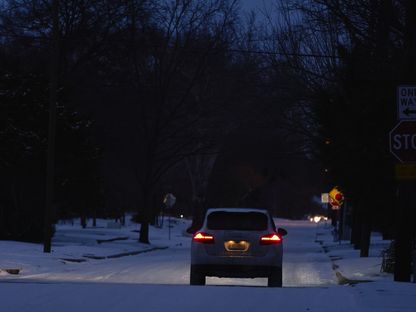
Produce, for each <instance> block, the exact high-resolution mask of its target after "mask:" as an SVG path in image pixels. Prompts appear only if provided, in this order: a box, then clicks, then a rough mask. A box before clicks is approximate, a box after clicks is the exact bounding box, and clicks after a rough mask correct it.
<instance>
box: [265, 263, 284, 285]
mask: <svg viewBox="0 0 416 312" xmlns="http://www.w3.org/2000/svg"><path fill="white" fill-rule="evenodd" d="M282 284H283V278H282V268H272V271H271V273H270V275H269V278H268V281H267V286H268V287H282Z"/></svg>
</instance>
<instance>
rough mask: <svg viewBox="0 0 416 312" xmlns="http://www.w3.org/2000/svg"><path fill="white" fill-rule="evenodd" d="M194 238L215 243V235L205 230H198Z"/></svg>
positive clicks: (198, 240) (202, 241)
mask: <svg viewBox="0 0 416 312" xmlns="http://www.w3.org/2000/svg"><path fill="white" fill-rule="evenodd" d="M193 240H194V241H196V242H200V243H205V244H212V243H214V236H212V235H210V234H207V233H204V232H197V233H196V234H195V235H194V238H193Z"/></svg>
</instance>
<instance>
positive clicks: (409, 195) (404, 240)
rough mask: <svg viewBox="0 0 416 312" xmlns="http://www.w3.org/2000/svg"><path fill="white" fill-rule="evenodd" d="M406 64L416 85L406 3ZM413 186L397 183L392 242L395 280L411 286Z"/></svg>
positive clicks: (415, 7)
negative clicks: (396, 211) (394, 233)
mask: <svg viewBox="0 0 416 312" xmlns="http://www.w3.org/2000/svg"><path fill="white" fill-rule="evenodd" d="M405 14H406V17H405V23H406V25H405V34H404V45H405V53H406V54H405V64H404V68H403V78H404V83H405V84H407V85H416V80H415V77H414V75H415V74H416V62H415V59H414V57H415V52H416V30H415V28H416V2H415V1H414V0H407V1H406V10H405ZM415 191H416V183H415V181H414V180H409V181H400V182H399V185H398V201H397V207H396V208H397V210H398V214H397V222H396V239H395V249H396V250H395V269H394V280H395V281H398V282H410V280H411V274H412V269H411V262H412V249H413V243H414V234H415V233H414V229H415V224H414V223H415V211H414V210H415V208H416V207H415V204H416V202H415V199H414V193H415Z"/></svg>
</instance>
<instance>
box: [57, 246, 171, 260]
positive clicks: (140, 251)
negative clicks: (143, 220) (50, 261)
mask: <svg viewBox="0 0 416 312" xmlns="http://www.w3.org/2000/svg"><path fill="white" fill-rule="evenodd" d="M168 248H169V246H164V247H153V248H148V249H143V250H136V251H129V252H123V253H119V254H114V255H109V256H96V255H90V254H84V255H82V257H84V258H87V259H92V260H104V259H116V258H122V257H127V256H135V255H139V254H142V253H146V252H151V251H155V250H164V249H168ZM61 260H64V261H69V262H85V261H87V260H86V259H69V258H61Z"/></svg>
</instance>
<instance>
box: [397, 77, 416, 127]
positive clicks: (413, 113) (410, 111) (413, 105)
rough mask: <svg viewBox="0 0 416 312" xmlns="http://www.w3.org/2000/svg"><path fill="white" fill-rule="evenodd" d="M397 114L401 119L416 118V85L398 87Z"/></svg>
mask: <svg viewBox="0 0 416 312" xmlns="http://www.w3.org/2000/svg"><path fill="white" fill-rule="evenodd" d="M397 116H398V119H399V120H416V85H412V86H399V87H398V88H397Z"/></svg>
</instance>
